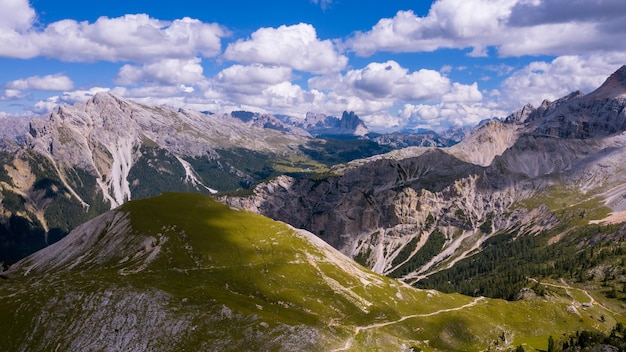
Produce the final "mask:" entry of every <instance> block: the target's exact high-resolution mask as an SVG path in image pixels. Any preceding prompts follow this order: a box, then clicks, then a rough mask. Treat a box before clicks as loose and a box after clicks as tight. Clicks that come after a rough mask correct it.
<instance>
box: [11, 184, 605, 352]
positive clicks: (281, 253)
mask: <svg viewBox="0 0 626 352" xmlns="http://www.w3.org/2000/svg"><path fill="white" fill-rule="evenodd" d="M172 204H176V207H173V206H172ZM572 289H573V288H572ZM585 292H586V291H585ZM35 302H36V304H35ZM585 302H586V301H585ZM0 303H1V305H2V307H3V314H2V315H0V328H2V331H4V334H3V338H2V339H0V348H2V349H3V350H15V351H28V350H48V349H51V348H61V349H72V350H75V349H82V350H90V349H107V348H123V349H131V350H133V351H167V350H171V349H172V346H176V349H181V350H182V349H185V350H209V351H218V350H220V351H241V350H279V351H286V350H299V351H319V350H327V351H348V350H349V351H361V350H369V349H385V350H409V349H410V348H420V349H423V350H426V351H436V350H447V351H464V350H484V349H489V348H501V349H510V348H513V346H517V345H522V344H525V345H527V346H529V347H531V348H545V345H546V343H547V340H548V336H550V335H555V336H560V335H561V334H563V333H566V332H570V331H573V330H575V329H577V328H580V327H581V326H583V327H588V328H589V329H591V328H593V329H594V330H599V331H605V332H607V333H608V331H609V330H610V327H611V326H612V325H611V324H614V323H615V321H616V320H615V319H614V318H613V314H612V313H611V312H610V310H608V309H607V308H605V307H603V306H601V304H599V303H598V304H593V305H590V306H589V307H585V306H583V305H581V304H580V303H578V304H576V303H574V302H572V301H571V298H570V297H567V296H566V295H555V296H554V297H552V298H551V299H549V300H548V299H536V298H531V299H528V300H525V301H519V302H515V303H510V302H504V301H502V300H492V299H486V298H484V297H478V298H472V297H466V296H462V295H458V294H443V293H439V292H436V291H432V290H418V289H415V288H413V287H410V286H408V285H406V284H403V283H401V282H398V281H396V280H392V279H390V278H387V277H384V276H380V275H377V274H375V273H373V272H371V271H369V270H367V269H365V268H363V267H361V266H360V265H358V264H356V263H354V262H353V261H352V260H350V259H348V258H347V257H345V256H344V255H342V254H340V253H339V252H337V251H336V250H335V249H334V248H332V247H330V246H329V245H328V244H326V243H324V242H322V241H321V240H320V239H319V238H318V237H316V236H314V235H313V234H310V233H308V232H305V231H302V230H297V229H294V228H293V227H290V226H288V225H286V224H283V223H279V222H276V221H273V220H271V219H268V218H264V217H261V216H259V215H256V214H252V213H248V212H245V211H243V210H240V209H236V208H232V207H229V206H227V205H225V204H220V203H218V202H216V201H215V200H213V199H212V198H211V197H209V196H206V195H200V194H181V193H167V194H163V195H161V196H158V197H154V198H149V199H144V200H133V201H130V202H127V203H125V204H124V205H123V206H121V207H118V208H116V209H114V210H110V211H108V212H107V213H105V214H103V215H101V216H99V217H97V218H95V219H93V220H91V221H89V222H87V223H85V224H84V225H82V226H80V227H78V228H77V229H75V230H74V231H73V232H72V233H71V234H70V235H69V236H67V237H65V238H63V239H62V240H61V241H59V242H57V243H55V244H54V245H52V246H50V247H47V248H45V249H43V250H41V251H39V252H37V253H35V254H33V255H31V256H29V257H27V258H25V259H23V260H22V261H20V262H18V263H16V264H15V265H13V266H12V267H11V268H10V269H9V271H8V272H5V273H3V279H2V280H0ZM582 312H584V314H581V313H582ZM546 313H549V314H550V317H551V318H549V319H542V320H541V321H536V320H535V317H539V316H541V317H542V318H543V317H544V316H545V315H546ZM600 316H604V317H605V318H604V321H603V322H601V323H599V319H600ZM468 317H472V318H471V319H470V318H468ZM555 322H558V324H555ZM24 336H27V337H26V338H24Z"/></svg>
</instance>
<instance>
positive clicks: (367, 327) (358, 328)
mask: <svg viewBox="0 0 626 352" xmlns="http://www.w3.org/2000/svg"><path fill="white" fill-rule="evenodd" d="M484 299H485V297H478V298H476V299H475V300H473V301H472V302H470V303H467V304H465V305H462V306H460V307H456V308H448V309H441V310H438V311H435V312H430V313H423V314H412V315H407V316H404V317H402V318H400V319H398V320H392V321H386V322H382V323H376V324H371V325H365V326H355V327H354V336H352V337H351V338H350V339H348V341H346V344H345V345H344V346H343V347H340V348H337V349H334V350H332V352H338V351H347V350H349V349H350V348H351V347H352V343H354V340H355V339H356V337H357V335H358V334H359V333H360V332H361V331H363V330H371V329H378V328H382V327H385V326H389V325H394V324H398V323H400V322H403V321H405V320H408V319H413V318H423V317H431V316H434V315H438V314H442V313H448V312H453V311H457V310H462V309H466V308H470V307H473V306H475V305H476V304H478V302H480V301H482V300H484Z"/></svg>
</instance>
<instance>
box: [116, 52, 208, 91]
mask: <svg viewBox="0 0 626 352" xmlns="http://www.w3.org/2000/svg"><path fill="white" fill-rule="evenodd" d="M201 62H202V60H201V59H200V58H197V57H196V58H193V59H162V60H158V61H156V62H152V63H148V64H144V65H142V66H135V65H130V64H127V65H124V66H122V67H121V68H120V70H119V72H118V74H117V77H116V78H115V83H117V84H121V85H136V84H144V83H148V84H150V83H156V84H165V85H175V84H194V83H197V82H198V81H200V80H202V79H204V76H203V74H202V72H203V68H202V65H201V64H200V63H201Z"/></svg>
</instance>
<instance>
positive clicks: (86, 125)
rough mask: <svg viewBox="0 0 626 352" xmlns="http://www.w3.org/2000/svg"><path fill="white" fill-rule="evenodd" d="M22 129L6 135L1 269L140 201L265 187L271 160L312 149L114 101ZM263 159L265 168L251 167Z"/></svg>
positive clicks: (234, 123) (229, 122)
mask: <svg viewBox="0 0 626 352" xmlns="http://www.w3.org/2000/svg"><path fill="white" fill-rule="evenodd" d="M10 122H11V121H10V120H3V121H0V125H2V124H6V123H10ZM20 122H22V123H21V124H13V125H12V127H11V128H3V132H2V134H0V138H1V139H2V141H3V143H2V145H1V147H2V150H0V160H1V161H2V164H3V166H2V168H0V201H1V202H2V203H1V204H0V261H4V260H7V261H14V260H16V259H19V258H21V257H23V256H24V255H26V254H29V253H32V252H33V251H34V250H36V249H39V248H41V247H43V246H45V245H47V244H50V243H53V242H54V241H56V240H58V239H59V238H61V237H63V236H64V235H65V234H67V233H68V232H69V230H71V229H72V228H73V227H75V226H77V225H78V224H80V223H82V222H84V221H86V220H88V219H91V218H93V217H94V216H96V215H98V214H100V213H102V212H103V211H104V210H106V209H111V208H115V207H117V206H119V205H121V204H123V203H124V202H126V201H128V200H130V199H132V198H134V197H139V198H141V197H148V196H154V195H157V194H159V193H161V192H164V191H181V192H201V193H209V192H211V193H213V192H216V191H217V190H224V189H236V188H239V187H242V185H249V184H252V183H254V182H258V181H259V180H260V179H263V178H265V177H267V175H268V174H266V172H267V173H269V172H274V171H273V169H272V166H273V164H271V163H270V162H265V161H263V160H266V159H271V158H272V156H274V155H276V156H277V158H279V157H282V158H285V159H289V158H291V156H292V155H294V154H299V155H303V152H301V151H300V149H299V148H300V147H301V146H303V145H305V144H306V143H308V142H309V141H310V138H309V137H306V136H303V135H298V134H292V133H283V132H280V131H276V130H272V129H264V128H258V127H253V126H248V125H246V124H244V123H242V122H241V121H240V120H238V119H235V118H233V117H231V116H218V115H206V114H204V113H200V112H195V111H188V110H184V109H174V108H169V107H149V106H145V105H142V104H138V103H135V102H132V101H127V100H124V99H120V98H118V97H115V96H113V95H111V94H109V93H99V94H96V95H95V96H94V97H93V98H92V99H90V100H88V101H87V102H86V103H84V104H76V105H74V106H67V105H64V106H60V107H58V108H56V109H54V111H52V112H51V113H49V114H48V115H45V116H41V117H35V118H32V119H29V120H20ZM20 127H21V128H20ZM254 158H257V160H261V161H259V162H258V163H257V164H253V165H249V164H248V163H247V161H248V160H250V159H254ZM290 161H291V160H290ZM264 162H265V164H264ZM292 164H293V162H292ZM307 166H308V165H307ZM294 169H295V170H298V168H297V165H296V166H295V167H294ZM267 170H269V171H267Z"/></svg>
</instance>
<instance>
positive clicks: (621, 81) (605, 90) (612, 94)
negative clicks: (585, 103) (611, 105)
mask: <svg viewBox="0 0 626 352" xmlns="http://www.w3.org/2000/svg"><path fill="white" fill-rule="evenodd" d="M589 97H590V98H595V99H602V98H626V65H623V66H622V67H620V68H619V69H618V70H617V71H615V72H614V73H613V74H612V75H611V76H609V78H607V79H606V81H604V83H603V84H602V85H601V86H600V87H599V88H598V89H596V90H595V91H593V92H592V93H590V94H589Z"/></svg>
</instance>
